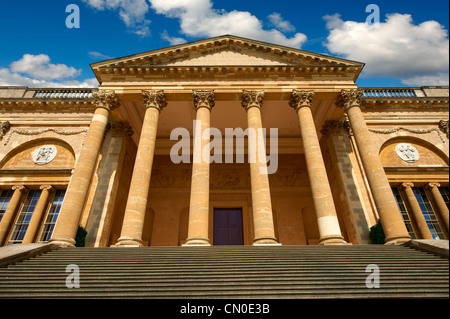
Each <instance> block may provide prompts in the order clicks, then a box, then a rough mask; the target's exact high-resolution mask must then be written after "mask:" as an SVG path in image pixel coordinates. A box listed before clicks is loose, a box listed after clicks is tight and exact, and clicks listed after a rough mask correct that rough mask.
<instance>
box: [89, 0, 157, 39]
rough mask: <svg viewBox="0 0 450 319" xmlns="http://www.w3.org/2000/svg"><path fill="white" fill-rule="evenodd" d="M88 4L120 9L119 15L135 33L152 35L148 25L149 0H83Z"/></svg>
mask: <svg viewBox="0 0 450 319" xmlns="http://www.w3.org/2000/svg"><path fill="white" fill-rule="evenodd" d="M83 2H84V3H86V4H87V5H88V6H90V7H92V8H94V9H97V10H100V11H103V10H119V16H120V18H121V19H122V21H123V22H124V23H125V25H126V26H127V27H128V28H131V29H133V33H135V34H137V35H139V36H140V37H147V36H149V35H150V29H149V27H148V25H149V24H150V20H148V19H146V17H145V16H146V14H147V13H148V12H149V5H148V3H147V0H83Z"/></svg>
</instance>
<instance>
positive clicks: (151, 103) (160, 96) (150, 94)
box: [142, 90, 168, 112]
mask: <svg viewBox="0 0 450 319" xmlns="http://www.w3.org/2000/svg"><path fill="white" fill-rule="evenodd" d="M142 97H143V98H144V106H145V108H146V109H148V108H155V109H157V110H158V111H160V112H161V111H162V110H163V108H165V107H166V106H167V104H168V103H167V100H166V95H165V94H164V91H163V90H161V91H142Z"/></svg>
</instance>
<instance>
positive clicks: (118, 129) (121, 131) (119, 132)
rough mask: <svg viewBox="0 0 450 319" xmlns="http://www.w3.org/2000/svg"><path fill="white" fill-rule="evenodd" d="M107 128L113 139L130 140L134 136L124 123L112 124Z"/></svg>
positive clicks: (130, 128)
mask: <svg viewBox="0 0 450 319" xmlns="http://www.w3.org/2000/svg"><path fill="white" fill-rule="evenodd" d="M109 126H110V129H111V133H112V136H113V137H125V138H130V137H132V136H133V135H134V131H133V128H132V127H131V126H130V125H129V124H128V123H126V122H112V123H110V125H109Z"/></svg>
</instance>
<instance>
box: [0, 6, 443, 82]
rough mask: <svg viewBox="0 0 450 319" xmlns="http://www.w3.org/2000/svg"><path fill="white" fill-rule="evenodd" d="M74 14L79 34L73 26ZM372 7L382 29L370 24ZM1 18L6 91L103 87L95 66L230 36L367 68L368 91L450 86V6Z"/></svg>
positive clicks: (8, 9)
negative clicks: (358, 63) (10, 87)
mask: <svg viewBox="0 0 450 319" xmlns="http://www.w3.org/2000/svg"><path fill="white" fill-rule="evenodd" d="M70 4H76V5H78V6H79V8H80V28H72V29H69V28H67V26H66V18H67V17H68V16H69V14H70V13H66V7H67V6H68V5H70ZM369 4H375V5H376V6H377V7H378V8H379V11H380V23H379V24H376V25H369V24H368V23H367V22H366V19H367V17H368V16H369V15H370V14H371V12H366V7H367V6H368V5H369ZM0 10H1V11H0V29H1V30H2V32H1V41H0V86H5V85H25V86H29V87H95V86H96V85H97V83H96V81H95V79H94V75H93V73H92V71H91V68H90V64H91V63H94V62H98V61H102V60H105V59H108V58H116V57H122V56H127V55H131V54H135V53H141V52H145V51H150V50H154V49H159V48H163V47H168V46H170V45H172V44H178V43H183V42H192V41H196V40H200V39H205V38H208V37H212V36H218V35H222V34H234V35H237V36H243V37H248V38H253V39H256V40H261V41H266V42H272V43H277V44H281V45H286V46H290V47H295V48H299V49H302V50H306V51H312V52H317V53H323V54H328V55H332V56H338V57H342V58H348V59H350V60H356V61H361V62H365V63H366V68H365V71H364V72H363V74H362V75H361V77H360V79H359V80H358V82H357V83H358V84H359V85H360V86H362V87H370V86H391V87H392V86H402V87H403V86H420V85H448V69H449V62H448V59H449V38H448V30H449V4H448V1H447V0H445V1H444V0H431V1H428V2H424V1H423V0H420V1H418V0H410V1H404V0H401V1H384V0H382V1H381V0H379V1H378V0H371V1H356V0H352V1H345V2H344V1H328V0H323V1H292V0H277V1H261V0H259V1H256V0H245V1H242V0H240V1H237V0H226V1H224V0H39V1H36V0H15V1H6V0H2V5H1V9H0Z"/></svg>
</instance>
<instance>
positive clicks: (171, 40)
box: [161, 30, 187, 45]
mask: <svg viewBox="0 0 450 319" xmlns="http://www.w3.org/2000/svg"><path fill="white" fill-rule="evenodd" d="M161 39H163V40H166V41H168V42H169V43H170V45H178V44H183V43H186V42H187V41H186V40H185V39H183V38H177V37H171V36H169V33H168V32H167V30H164V31H163V32H162V33H161Z"/></svg>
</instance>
